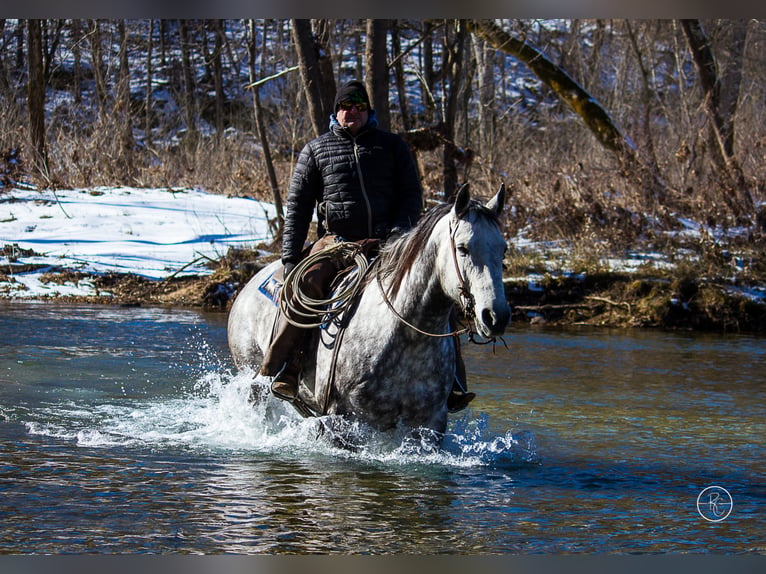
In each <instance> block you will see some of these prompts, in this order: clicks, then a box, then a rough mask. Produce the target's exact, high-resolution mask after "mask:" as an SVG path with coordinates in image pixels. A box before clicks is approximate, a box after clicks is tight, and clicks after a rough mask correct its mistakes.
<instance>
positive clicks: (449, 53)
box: [442, 21, 466, 201]
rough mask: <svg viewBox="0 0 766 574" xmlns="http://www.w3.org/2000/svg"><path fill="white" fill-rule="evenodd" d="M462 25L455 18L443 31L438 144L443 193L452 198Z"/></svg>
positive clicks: (461, 22) (455, 187)
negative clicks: (442, 96) (442, 97)
mask: <svg viewBox="0 0 766 574" xmlns="http://www.w3.org/2000/svg"><path fill="white" fill-rule="evenodd" d="M465 39H466V26H465V21H459V22H458V23H457V27H456V29H455V30H454V35H453V33H451V30H450V27H449V26H448V27H447V29H446V30H445V33H444V52H443V54H444V59H443V68H444V86H445V88H446V89H447V93H446V97H445V99H446V101H445V102H444V132H443V134H444V140H445V141H444V147H443V148H442V151H443V153H442V160H443V165H442V170H443V186H444V195H445V196H446V198H447V200H448V201H452V200H453V199H454V198H453V196H454V194H455V192H456V191H457V188H458V175H457V162H456V158H457V145H456V144H455V123H456V121H457V112H458V102H459V95H460V90H461V86H462V76H463V60H464V52H465Z"/></svg>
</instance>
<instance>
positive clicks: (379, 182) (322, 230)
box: [282, 122, 423, 264]
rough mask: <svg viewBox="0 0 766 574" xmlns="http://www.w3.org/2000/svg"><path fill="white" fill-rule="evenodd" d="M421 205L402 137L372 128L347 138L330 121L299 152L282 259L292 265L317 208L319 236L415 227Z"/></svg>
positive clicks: (354, 236) (359, 235) (362, 235)
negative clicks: (329, 125) (326, 130)
mask: <svg viewBox="0 0 766 574" xmlns="http://www.w3.org/2000/svg"><path fill="white" fill-rule="evenodd" d="M422 206H423V192H422V189H421V187H420V180H419V178H418V173H417V168H416V167H415V162H414V160H413V158H412V154H411V153H410V150H409V148H408V146H407V144H406V143H405V142H404V140H403V139H402V138H401V137H399V136H398V135H396V134H392V133H389V132H386V131H383V130H378V129H377V128H375V127H374V122H373V123H372V124H370V123H368V125H367V126H366V127H365V128H364V129H362V131H360V132H359V133H358V134H357V136H356V137H353V136H351V134H350V133H349V132H347V131H346V130H344V129H343V128H341V127H340V125H338V124H337V122H334V123H333V124H332V125H331V129H330V131H329V132H327V133H326V134H324V135H322V136H319V137H318V138H316V139H314V140H312V141H310V142H309V143H308V144H306V146H305V147H304V148H303V150H302V151H301V154H300V156H299V157H298V163H297V164H296V166H295V171H294V172H293V177H292V180H291V182H290V189H289V192H288V197H287V214H286V216H285V229H284V236H283V241H282V261H283V262H284V263H292V264H295V263H297V262H298V261H299V260H300V257H301V251H302V250H303V247H304V242H305V241H306V237H307V235H308V229H309V223H310V222H311V218H312V216H313V214H314V209H315V208H316V209H317V219H318V222H319V226H318V235H319V237H322V236H323V235H324V234H326V233H333V234H335V235H340V236H341V237H342V238H343V239H345V240H348V241H356V240H359V239H366V238H380V239H382V238H385V237H386V236H387V235H388V234H389V233H390V232H391V231H392V230H393V229H394V228H400V229H403V230H405V229H409V228H411V227H412V226H414V225H415V223H416V222H417V220H418V218H419V217H420V212H421V209H422Z"/></svg>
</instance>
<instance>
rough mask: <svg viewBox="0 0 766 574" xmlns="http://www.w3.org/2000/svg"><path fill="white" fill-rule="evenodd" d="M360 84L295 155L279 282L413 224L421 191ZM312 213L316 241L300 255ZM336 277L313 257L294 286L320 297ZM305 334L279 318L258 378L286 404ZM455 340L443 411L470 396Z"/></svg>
mask: <svg viewBox="0 0 766 574" xmlns="http://www.w3.org/2000/svg"><path fill="white" fill-rule="evenodd" d="M377 123H378V122H377V120H376V119H375V110H373V109H372V108H371V106H370V99H369V97H368V95H367V90H366V89H365V86H364V84H363V83H362V82H360V81H358V80H351V81H349V82H347V83H345V84H344V85H343V86H341V88H340V89H339V90H338V91H337V93H336V96H335V102H334V106H333V114H332V115H331V116H330V130H329V131H328V132H326V133H325V134H323V135H321V136H319V137H318V138H316V139H314V140H312V141H310V142H308V143H307V144H306V145H305V147H304V148H303V150H302V151H301V153H300V156H299V157H298V162H297V164H296V166H295V170H294V172H293V176H292V179H291V181H290V187H289V190H288V198H287V213H286V215H285V224H284V235H283V241H282V263H283V264H284V266H285V270H284V272H285V277H287V275H288V274H289V273H290V271H291V270H292V269H293V268H294V267H295V266H296V264H298V263H299V262H300V261H301V260H302V259H303V258H304V257H306V256H307V255H308V254H309V253H316V252H318V251H321V250H323V249H325V248H327V247H330V246H332V245H333V244H334V243H336V242H338V241H346V242H357V243H359V244H360V245H361V246H362V248H363V249H364V251H365V253H366V254H367V255H368V256H369V255H372V254H374V252H375V251H376V250H377V249H378V248H379V245H380V243H381V242H383V241H385V240H386V239H387V238H388V237H390V236H393V235H396V234H399V233H402V232H404V231H406V230H408V229H410V228H412V227H413V226H414V225H415V224H416V223H417V221H418V219H419V218H420V214H421V211H422V207H423V197H422V196H423V191H422V188H421V185H420V179H419V176H418V172H417V167H416V165H415V162H414V159H413V157H412V154H411V153H410V150H409V147H408V145H407V144H406V142H405V141H404V140H403V139H402V138H401V137H400V136H398V135H396V134H393V133H390V132H387V131H384V130H382V129H378V127H377ZM315 208H316V210H317V221H318V225H317V236H318V240H317V241H316V242H315V243H314V244H313V245H312V246H311V248H310V251H309V252H307V250H304V243H305V241H306V238H307V235H308V231H309V224H310V223H311V220H312V217H313V214H314V209H315ZM339 271H340V269H339V268H338V265H337V264H336V263H335V262H333V261H332V260H331V259H324V258H322V259H319V260H318V262H317V263H316V264H314V265H312V266H311V267H309V268H308V270H307V271H306V272H305V274H304V275H303V277H302V278H301V280H300V290H301V291H302V292H303V293H304V294H306V295H307V296H308V297H311V298H314V299H320V298H322V297H325V296H326V295H327V293H328V292H329V290H330V285H331V283H332V280H333V279H334V277H335V276H336V274H337V273H338V272H339ZM307 332H308V330H307V329H306V328H301V327H299V326H296V325H294V324H291V323H290V322H288V321H287V320H286V318H285V317H284V316H283V315H282V314H281V313H280V318H279V322H278V326H277V330H276V333H275V335H274V337H273V340H272V342H271V344H270V346H269V348H268V349H267V351H266V353H265V356H264V360H263V363H262V365H261V369H260V374H261V375H263V376H265V377H273V379H272V383H271V391H272V393H273V394H274V396H276V397H278V398H280V399H283V400H286V401H293V400H294V399H295V397H296V395H297V393H298V382H299V374H300V370H301V362H302V354H303V353H302V351H303V343H304V339H305V336H306V333H307ZM455 340H456V350H457V353H456V355H457V364H456V369H455V371H456V382H455V384H454V385H453V389H452V392H451V393H450V395H449V397H448V400H447V406H448V409H449V410H450V411H452V412H456V411H458V410H462V409H464V408H465V407H466V406H467V405H468V403H469V402H470V401H471V400H473V398H474V397H475V394H474V393H469V392H467V391H466V377H465V366H464V364H463V361H462V357H461V356H460V352H459V345H458V343H457V338H456V339H455Z"/></svg>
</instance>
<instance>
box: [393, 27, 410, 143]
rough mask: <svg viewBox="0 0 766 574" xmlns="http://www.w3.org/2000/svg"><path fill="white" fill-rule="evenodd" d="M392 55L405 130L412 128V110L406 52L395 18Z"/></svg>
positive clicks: (400, 113) (400, 111)
mask: <svg viewBox="0 0 766 574" xmlns="http://www.w3.org/2000/svg"><path fill="white" fill-rule="evenodd" d="M391 57H392V58H393V62H392V64H391V65H392V66H393V68H394V78H395V79H396V94H397V97H398V99H399V115H400V116H401V119H402V127H403V128H404V130H405V131H407V130H409V129H411V128H412V122H411V121H410V111H409V107H408V105H407V85H406V83H405V77H404V54H403V53H402V39H401V34H400V24H399V21H397V20H394V22H393V24H392V26H391Z"/></svg>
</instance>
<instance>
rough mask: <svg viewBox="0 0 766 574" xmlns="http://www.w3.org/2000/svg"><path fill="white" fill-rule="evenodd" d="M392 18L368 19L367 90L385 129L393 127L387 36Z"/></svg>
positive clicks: (380, 123) (381, 126) (380, 122)
mask: <svg viewBox="0 0 766 574" xmlns="http://www.w3.org/2000/svg"><path fill="white" fill-rule="evenodd" d="M390 25H391V21H390V20H381V19H368V20H367V47H366V50H365V53H366V54H367V66H366V74H365V75H366V76H367V78H366V79H367V91H368V92H369V93H370V98H371V100H372V105H373V107H374V108H375V114H376V118H377V120H378V125H379V126H380V128H381V129H383V130H387V131H388V130H390V129H391V110H390V107H389V104H388V61H387V58H386V55H387V54H386V37H387V35H388V28H389V26H390Z"/></svg>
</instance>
